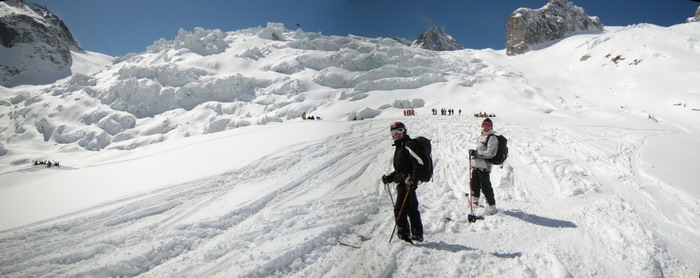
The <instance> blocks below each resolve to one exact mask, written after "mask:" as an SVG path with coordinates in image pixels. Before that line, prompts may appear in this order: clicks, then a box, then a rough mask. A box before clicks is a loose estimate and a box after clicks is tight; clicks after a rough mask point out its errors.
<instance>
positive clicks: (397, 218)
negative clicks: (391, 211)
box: [389, 185, 411, 242]
mask: <svg viewBox="0 0 700 278" xmlns="http://www.w3.org/2000/svg"><path fill="white" fill-rule="evenodd" d="M406 187H407V188H406V196H403V202H402V203H401V209H399V214H397V215H396V217H395V218H394V222H395V223H394V230H392V231H391V237H389V242H391V240H392V239H393V238H394V232H396V227H397V226H398V225H399V223H398V220H399V215H401V213H403V207H404V206H405V205H406V199H408V194H409V193H411V191H410V190H411V189H410V188H408V185H406ZM397 192H398V191H397Z"/></svg>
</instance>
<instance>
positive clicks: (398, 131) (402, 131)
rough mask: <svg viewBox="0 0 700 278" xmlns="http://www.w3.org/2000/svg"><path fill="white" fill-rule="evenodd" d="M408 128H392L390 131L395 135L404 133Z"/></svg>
mask: <svg viewBox="0 0 700 278" xmlns="http://www.w3.org/2000/svg"><path fill="white" fill-rule="evenodd" d="M405 131H406V130H405V129H403V128H397V129H392V130H390V131H389V132H391V136H394V135H396V134H399V133H404V132H405Z"/></svg>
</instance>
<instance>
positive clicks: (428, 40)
mask: <svg viewBox="0 0 700 278" xmlns="http://www.w3.org/2000/svg"><path fill="white" fill-rule="evenodd" d="M411 47H418V48H423V49H430V50H435V51H451V50H460V49H464V47H462V46H461V45H459V43H457V41H455V39H453V38H452V36H450V35H448V34H445V31H443V30H442V28H440V27H433V28H430V29H428V31H425V32H423V33H422V34H420V35H419V36H418V39H416V41H414V42H413V43H412V44H411Z"/></svg>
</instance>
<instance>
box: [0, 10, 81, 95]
mask: <svg viewBox="0 0 700 278" xmlns="http://www.w3.org/2000/svg"><path fill="white" fill-rule="evenodd" d="M0 45H2V46H3V47H4V48H3V49H2V55H0V85H2V86H17V85H22V84H43V83H50V82H53V81H55V80H56V79H58V78H62V77H66V76H68V75H70V66H71V64H72V62H73V61H72V58H71V53H70V51H71V50H73V51H81V52H82V51H83V49H82V48H80V46H79V45H78V43H77V42H76V41H75V39H73V35H72V34H71V33H70V31H69V30H68V27H66V25H65V24H64V23H63V21H61V20H60V19H59V18H58V17H57V16H56V15H54V14H52V13H51V12H49V11H48V10H47V9H46V8H45V7H42V6H39V5H37V4H31V3H30V4H27V3H25V2H24V1H21V0H9V1H2V2H0Z"/></svg>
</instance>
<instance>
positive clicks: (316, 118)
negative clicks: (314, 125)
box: [301, 112, 321, 120]
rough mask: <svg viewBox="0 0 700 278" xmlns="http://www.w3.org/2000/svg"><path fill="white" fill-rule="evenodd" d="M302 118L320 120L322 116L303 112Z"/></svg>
mask: <svg viewBox="0 0 700 278" xmlns="http://www.w3.org/2000/svg"><path fill="white" fill-rule="evenodd" d="M301 119H302V120H320V119H321V116H314V115H306V112H304V113H301Z"/></svg>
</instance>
